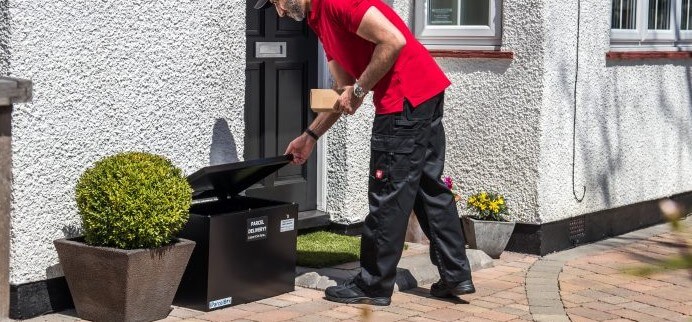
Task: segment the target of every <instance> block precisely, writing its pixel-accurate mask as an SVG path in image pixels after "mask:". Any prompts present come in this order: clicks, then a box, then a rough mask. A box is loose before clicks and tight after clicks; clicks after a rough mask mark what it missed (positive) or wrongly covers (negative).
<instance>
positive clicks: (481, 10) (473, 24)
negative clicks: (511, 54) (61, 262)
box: [415, 0, 502, 49]
mask: <svg viewBox="0 0 692 322" xmlns="http://www.w3.org/2000/svg"><path fill="white" fill-rule="evenodd" d="M501 4H502V1H501V0H421V1H415V32H416V36H417V37H418V39H419V40H420V42H421V43H423V44H424V45H426V47H428V48H429V49H473V48H474V47H478V49H483V48H488V47H499V45H500V43H501V31H500V29H501V28H500V27H501V26H500V17H501V16H502V15H501V14H500V13H501Z"/></svg>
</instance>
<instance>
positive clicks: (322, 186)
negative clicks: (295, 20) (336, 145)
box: [315, 39, 332, 212]
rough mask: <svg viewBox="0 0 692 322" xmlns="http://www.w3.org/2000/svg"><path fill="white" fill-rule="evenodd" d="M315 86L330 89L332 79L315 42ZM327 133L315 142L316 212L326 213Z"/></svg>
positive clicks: (320, 49)
mask: <svg viewBox="0 0 692 322" xmlns="http://www.w3.org/2000/svg"><path fill="white" fill-rule="evenodd" d="M317 73H318V75H317V86H318V87H319V88H331V84H332V77H331V74H330V73H329V67H328V66H327V57H326V55H325V53H324V48H323V47H322V42H320V41H319V39H318V40H317ZM328 134H329V132H327V133H325V135H324V136H323V138H322V140H318V141H317V151H316V153H317V179H316V180H317V182H316V184H317V189H316V190H317V195H316V196H315V198H316V199H317V210H319V211H323V212H327V193H328V191H327V153H328V152H327V141H328V139H329V135H328Z"/></svg>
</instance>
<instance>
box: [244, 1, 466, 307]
mask: <svg viewBox="0 0 692 322" xmlns="http://www.w3.org/2000/svg"><path fill="white" fill-rule="evenodd" d="M269 3H271V4H274V5H275V7H276V11H277V13H278V14H279V16H281V17H284V16H288V17H290V18H293V19H295V20H297V21H302V20H303V19H307V23H308V25H309V26H310V27H311V28H312V29H313V30H314V31H315V33H316V34H317V36H318V38H319V39H320V41H321V42H322V44H323V46H324V50H325V52H326V55H327V60H328V61H329V71H330V72H331V74H332V77H333V78H334V80H336V83H337V85H338V86H339V87H340V88H341V89H343V93H342V94H341V96H340V97H339V104H338V105H339V112H341V113H320V114H319V115H318V116H317V117H316V118H315V120H314V121H313V122H312V124H311V125H310V126H309V127H308V128H307V129H306V130H305V132H304V133H303V134H302V135H300V136H299V137H297V138H296V139H295V140H293V141H292V142H291V143H290V144H289V145H288V148H287V149H286V153H287V154H288V153H291V154H293V156H294V160H293V162H294V163H295V164H302V163H304V162H305V161H306V160H307V159H308V158H309V156H310V154H311V153H312V149H313V147H314V146H315V143H316V141H317V139H318V138H319V137H320V136H321V135H322V134H324V133H325V132H326V131H327V130H328V129H329V128H330V127H331V126H332V125H333V124H334V123H335V122H336V121H337V120H338V119H339V117H340V116H341V114H342V113H343V114H349V115H351V114H353V113H355V112H356V110H357V109H358V108H359V107H360V106H361V104H362V103H363V98H364V97H365V96H366V94H367V93H368V91H370V90H373V92H374V95H373V101H374V104H375V110H376V111H375V112H376V116H375V120H374V122H373V129H372V138H371V156H370V178H369V187H368V200H369V204H370V213H369V214H368V216H367V217H366V218H365V224H364V228H363V234H362V239H361V267H362V269H361V273H360V274H359V275H358V276H356V277H355V278H354V279H353V280H352V281H349V282H347V283H346V284H345V285H339V286H333V287H329V288H327V290H326V291H325V295H326V296H325V297H326V298H327V299H328V300H331V301H335V302H341V303H369V304H373V305H389V304H390V302H391V296H392V292H393V290H394V281H395V278H396V266H397V264H398V262H399V259H400V258H401V253H402V251H403V247H404V238H405V234H406V227H407V224H408V218H409V214H410V213H411V210H415V213H416V215H417V216H418V219H419V222H420V225H421V227H422V228H423V231H424V232H425V234H426V235H427V236H428V238H429V239H430V257H431V260H432V262H433V263H434V264H435V265H437V267H438V269H439V272H440V277H441V278H440V280H439V281H438V282H437V283H435V284H433V285H432V287H431V289H430V292H431V293H432V295H434V296H437V297H450V296H455V295H461V294H469V293H473V292H475V289H474V286H473V283H472V281H471V271H470V269H469V264H468V260H467V258H466V251H465V248H464V244H465V242H464V237H463V234H462V232H461V225H460V222H459V216H458V214H457V210H456V205H455V203H454V200H453V198H454V197H453V195H452V193H451V192H450V191H449V189H447V187H446V186H445V184H444V183H443V182H442V180H441V176H442V172H443V168H444V158H445V134H444V129H443V127H442V112H443V111H442V110H443V105H444V90H445V88H447V87H448V86H449V85H450V82H449V80H448V79H447V78H446V77H445V75H444V73H443V72H442V71H441V70H440V68H439V66H437V64H436V63H435V61H434V60H433V58H432V57H431V56H430V54H429V53H428V51H427V50H426V49H425V48H424V47H423V46H422V45H421V44H420V43H419V42H418V41H417V40H416V39H415V37H414V36H413V35H412V34H411V32H410V31H409V29H408V27H407V26H406V24H405V23H404V22H403V21H402V20H401V18H399V16H398V15H397V14H396V13H395V12H394V11H393V10H392V9H391V8H390V7H389V6H387V5H386V4H385V3H383V2H382V1H380V0H269V1H268V0H259V1H257V3H256V5H255V8H257V9H261V8H263V7H265V6H268V5H269Z"/></svg>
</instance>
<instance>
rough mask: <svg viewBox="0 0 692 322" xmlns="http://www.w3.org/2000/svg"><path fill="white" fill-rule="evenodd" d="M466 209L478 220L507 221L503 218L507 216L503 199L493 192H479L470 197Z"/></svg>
mask: <svg viewBox="0 0 692 322" xmlns="http://www.w3.org/2000/svg"><path fill="white" fill-rule="evenodd" d="M466 208H468V209H470V210H472V211H473V212H474V213H475V215H474V217H475V218H477V219H479V220H492V221H507V220H506V219H505V217H506V216H507V215H508V214H509V213H508V209H507V205H506V204H505V197H504V196H503V195H501V194H498V193H494V192H486V191H481V192H479V193H476V194H474V195H472V196H470V197H469V199H468V201H467V202H466Z"/></svg>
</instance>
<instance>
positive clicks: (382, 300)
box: [325, 295, 392, 306]
mask: <svg viewBox="0 0 692 322" xmlns="http://www.w3.org/2000/svg"><path fill="white" fill-rule="evenodd" d="M325 298H326V299H327V300H330V301H332V302H339V303H345V304H370V305H378V306H388V305H389V304H391V303H392V299H390V298H388V297H351V298H341V297H332V296H329V295H325Z"/></svg>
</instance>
